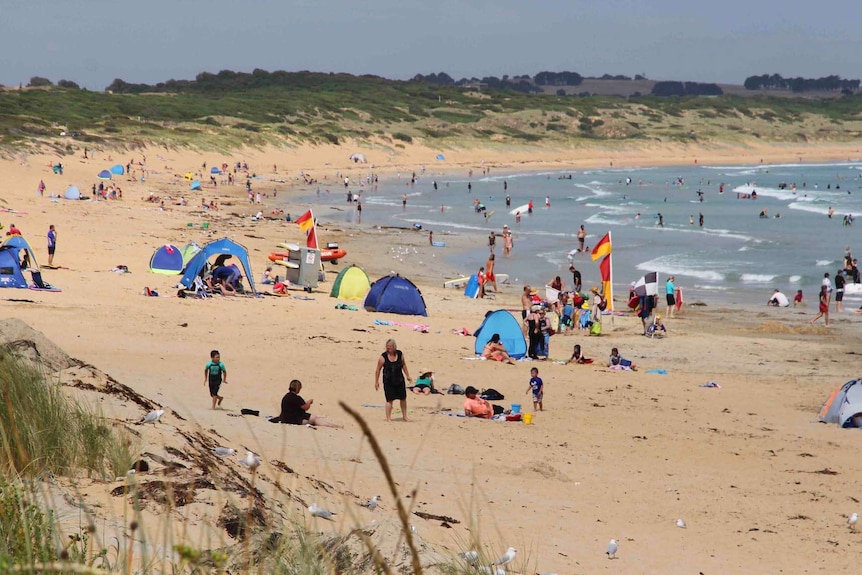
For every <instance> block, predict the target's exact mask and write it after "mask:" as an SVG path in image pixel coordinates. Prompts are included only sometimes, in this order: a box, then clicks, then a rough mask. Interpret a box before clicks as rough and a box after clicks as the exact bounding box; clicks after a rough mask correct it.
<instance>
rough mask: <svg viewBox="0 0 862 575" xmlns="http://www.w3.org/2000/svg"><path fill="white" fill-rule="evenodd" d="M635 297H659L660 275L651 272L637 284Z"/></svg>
mask: <svg viewBox="0 0 862 575" xmlns="http://www.w3.org/2000/svg"><path fill="white" fill-rule="evenodd" d="M634 287H635V295H636V296H638V297H644V296H648V295H658V274H657V273H656V272H650V273H648V274H644V276H643V277H642V278H641V279H639V280H638V281H636V282H635V286H634Z"/></svg>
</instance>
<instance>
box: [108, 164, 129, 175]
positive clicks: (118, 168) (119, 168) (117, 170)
mask: <svg viewBox="0 0 862 575" xmlns="http://www.w3.org/2000/svg"><path fill="white" fill-rule="evenodd" d="M111 173H112V174H114V175H115V176H122V175H123V174H125V173H126V168H124V167H123V166H122V165H121V164H117V165H116V166H111Z"/></svg>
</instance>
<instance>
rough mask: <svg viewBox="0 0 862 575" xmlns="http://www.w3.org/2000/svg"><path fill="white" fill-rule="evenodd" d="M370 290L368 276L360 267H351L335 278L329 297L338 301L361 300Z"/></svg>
mask: <svg viewBox="0 0 862 575" xmlns="http://www.w3.org/2000/svg"><path fill="white" fill-rule="evenodd" d="M370 289H371V280H370V279H368V274H367V273H365V271H364V270H363V269H362V268H361V267H359V266H357V265H351V266H350V267H347V268H344V269H343V270H341V273H339V274H338V277H336V278H335V283H334V284H332V291H331V292H329V296H330V297H337V298H339V299H363V298H364V297H365V294H367V293H368V290H370Z"/></svg>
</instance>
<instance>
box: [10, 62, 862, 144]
mask: <svg viewBox="0 0 862 575" xmlns="http://www.w3.org/2000/svg"><path fill="white" fill-rule="evenodd" d="M291 78H292V79H291V80H290V81H289V82H287V83H285V84H283V85H277V86H276V85H260V86H255V85H251V86H250V85H247V84H231V83H221V84H219V83H210V84H199V83H190V84H183V85H181V86H178V87H177V90H178V91H177V92H169V91H167V89H168V88H166V87H165V85H162V84H160V85H159V90H160V92H159V93H141V94H130V93H123V94H114V93H110V92H90V91H84V90H74V89H63V88H55V87H48V88H27V89H23V90H5V91H2V92H0V110H2V113H0V145H4V146H9V145H12V146H15V147H22V146H24V147H26V146H28V145H31V144H34V143H39V142H40V141H48V140H51V139H52V138H55V137H56V136H57V135H59V134H60V133H61V132H63V131H65V132H67V133H70V134H74V136H75V137H76V138H77V139H78V140H79V141H81V142H84V143H91V144H94V145H101V144H117V145H123V146H129V145H131V146H135V145H145V144H147V143H149V142H158V143H160V144H164V145H176V146H191V147H195V148H199V149H212V148H218V149H227V148H231V147H236V146H243V145H244V146H261V145H267V144H276V145H294V144H305V143H311V144H316V143H330V144H339V143H343V142H345V141H351V142H355V143H358V144H360V145H361V144H362V143H363V142H373V143H375V144H377V145H382V146H383V147H384V148H386V147H388V148H389V149H390V151H394V150H396V149H397V148H398V147H399V146H402V145H403V144H404V143H410V142H413V141H414V140H416V141H419V142H421V143H426V144H430V145H433V146H435V147H439V148H446V147H456V146H495V145H513V144H514V145H524V144H527V145H531V146H534V145H542V146H547V147H569V146H573V145H574V146H584V145H596V144H602V145H605V144H606V145H616V144H619V143H623V144H625V143H633V144H638V145H645V144H648V143H651V142H655V143H666V142H677V143H681V142H682V143H684V142H691V141H697V142H698V143H699V144H701V145H703V144H707V145H710V144H735V143H739V142H741V141H752V140H760V141H763V142H776V143H784V142H842V141H848V140H851V139H853V138H856V137H858V136H859V135H860V133H862V122H860V119H862V116H860V113H862V96H859V95H856V96H848V97H831V98H822V99H812V98H810V97H791V96H790V93H789V92H784V93H781V96H780V97H778V96H777V97H773V96H772V95H768V94H771V92H766V93H764V92H756V94H757V97H750V96H746V97H743V96H739V95H735V94H739V93H742V92H744V89H742V88H741V87H736V88H739V90H726V92H731V93H729V94H728V93H726V94H725V95H722V96H718V97H709V98H705V97H685V98H676V97H674V98H657V97H652V96H644V97H628V98H623V97H614V96H612V95H604V96H589V97H576V96H557V95H555V94H554V93H553V92H552V93H551V94H538V95H537V94H524V93H520V92H513V91H504V90H492V91H477V90H472V89H467V88H459V87H454V86H442V85H432V84H426V83H423V82H400V81H393V80H386V79H383V78H378V77H371V76H362V77H356V76H350V75H347V74H317V73H297V74H294V75H292V76H291ZM600 83H601V84H600ZM650 84H651V81H650V80H632V81H622V80H620V81H617V80H589V79H587V80H584V82H583V84H581V85H580V86H574V87H569V88H566V90H567V91H568V92H570V93H571V92H574V91H577V92H578V93H580V92H584V91H586V92H590V93H606V94H626V93H628V94H632V93H634V92H642V93H646V92H648V91H649V89H650ZM632 88H634V90H633V91H630V92H626V90H627V89H632ZM554 92H555V90H554ZM62 151H63V150H62V149H59V150H58V152H62Z"/></svg>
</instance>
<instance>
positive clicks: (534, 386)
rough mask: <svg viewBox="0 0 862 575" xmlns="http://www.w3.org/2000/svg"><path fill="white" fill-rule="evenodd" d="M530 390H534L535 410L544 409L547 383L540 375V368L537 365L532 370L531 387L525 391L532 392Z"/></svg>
mask: <svg viewBox="0 0 862 575" xmlns="http://www.w3.org/2000/svg"><path fill="white" fill-rule="evenodd" d="M530 391H532V392H533V411H537V410H538V411H544V410H545V409H544V407H543V406H542V396H544V394H545V384H544V382H542V378H541V377H539V369H538V368H536V367H534V368H533V369H531V370H530V387H528V388H527V391H526V392H524V393H530Z"/></svg>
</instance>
